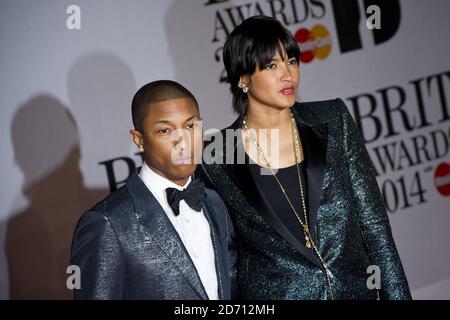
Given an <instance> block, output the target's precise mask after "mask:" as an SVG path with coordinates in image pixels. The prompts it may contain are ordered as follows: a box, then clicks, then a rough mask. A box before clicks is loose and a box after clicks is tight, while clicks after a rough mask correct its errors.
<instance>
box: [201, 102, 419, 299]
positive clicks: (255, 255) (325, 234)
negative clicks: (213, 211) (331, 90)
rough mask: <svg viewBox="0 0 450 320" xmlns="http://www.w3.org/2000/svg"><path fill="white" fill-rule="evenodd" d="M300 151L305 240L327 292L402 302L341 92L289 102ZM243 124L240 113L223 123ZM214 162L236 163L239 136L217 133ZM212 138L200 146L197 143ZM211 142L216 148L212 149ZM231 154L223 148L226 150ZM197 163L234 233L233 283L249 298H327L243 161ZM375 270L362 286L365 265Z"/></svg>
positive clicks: (396, 268)
mask: <svg viewBox="0 0 450 320" xmlns="http://www.w3.org/2000/svg"><path fill="white" fill-rule="evenodd" d="M292 110H293V113H294V116H295V119H296V122H297V126H298V128H299V134H300V138H301V141H302V145H303V148H304V154H305V161H306V163H305V165H306V180H307V181H306V182H307V192H306V194H307V207H308V209H309V217H310V219H309V220H310V229H311V232H312V236H313V239H314V241H315V243H316V245H317V247H318V250H319V251H320V253H321V255H322V257H323V259H324V260H325V261H326V263H327V265H328V267H329V268H330V269H331V271H332V273H333V274H334V276H335V278H334V280H333V281H332V289H333V295H334V298H335V299H376V298H377V297H380V298H381V299H409V298H410V297H411V296H410V292H409V288H408V283H407V280H406V277H405V274H404V271H403V267H402V264H401V261H400V258H399V255H398V253H397V249H396V247H395V243H394V240H393V237H392V233H391V228H390V225H389V219H388V215H387V212H386V208H385V205H384V201H383V198H382V195H381V193H380V190H379V188H378V185H377V182H376V179H375V171H374V168H373V166H372V163H371V160H370V158H369V155H368V152H367V150H366V147H365V144H364V142H363V140H362V137H361V135H360V132H359V131H358V129H357V126H356V124H355V122H354V120H353V118H352V117H351V115H350V113H349V112H348V110H347V107H346V106H345V104H344V102H343V101H342V100H341V99H335V100H328V101H316V102H308V103H296V104H295V105H294V106H293V107H292ZM241 126H242V116H240V117H239V118H238V119H237V120H236V121H235V122H234V123H233V124H232V125H231V126H230V127H229V128H227V129H238V128H241ZM220 135H222V136H223V137H224V138H223V139H224V141H225V143H224V148H223V149H222V150H219V151H217V152H216V153H215V154H214V157H215V160H217V159H221V160H222V161H223V163H225V160H226V158H227V157H228V159H234V161H236V159H237V156H236V154H237V153H238V150H239V148H240V149H241V150H242V149H243V148H242V146H239V143H240V144H242V142H239V139H233V141H232V146H231V148H230V141H228V142H227V141H226V139H225V129H224V130H222V131H221V133H220V134H219V135H218V136H215V137H214V138H213V139H212V141H215V140H214V139H216V138H218V137H219V136H220ZM211 145H212V144H208V145H207V146H206V148H205V150H206V151H207V150H208V147H209V146H211ZM211 149H214V148H211ZM230 153H231V155H230ZM208 162H209V161H207V160H204V163H203V165H202V166H201V167H200V168H199V169H198V175H199V176H201V177H202V178H203V179H204V180H205V181H207V182H208V183H210V186H212V187H214V188H215V189H216V190H217V191H218V193H219V195H220V196H221V197H222V199H223V200H224V201H225V203H226V204H227V206H228V210H229V212H230V215H231V218H232V220H233V221H234V225H235V228H236V230H237V235H238V237H239V239H240V244H241V245H240V258H239V267H238V269H239V270H238V274H239V277H238V279H239V286H240V293H241V297H242V298H247V299H329V298H330V294H329V291H328V290H327V282H326V278H325V276H324V273H323V268H322V265H321V264H320V262H319V260H318V258H317V256H316V255H315V254H314V252H313V251H312V250H310V249H307V248H306V247H305V245H304V243H301V242H300V241H299V240H298V239H297V238H296V237H295V236H294V235H293V234H292V233H291V232H290V231H289V229H288V228H286V226H285V225H284V223H283V221H281V220H280V219H279V217H278V215H277V214H276V208H273V207H272V205H271V203H270V199H267V198H266V197H265V196H264V193H263V192H261V190H259V189H258V185H256V184H255V183H254V181H253V179H252V176H251V174H250V173H249V169H248V166H247V165H245V164H236V163H235V164H217V163H208ZM370 265H376V266H378V267H379V268H380V271H381V283H380V284H381V287H380V289H379V290H377V289H369V288H368V286H367V280H368V277H369V276H370V274H368V272H367V268H368V267H369V266H370Z"/></svg>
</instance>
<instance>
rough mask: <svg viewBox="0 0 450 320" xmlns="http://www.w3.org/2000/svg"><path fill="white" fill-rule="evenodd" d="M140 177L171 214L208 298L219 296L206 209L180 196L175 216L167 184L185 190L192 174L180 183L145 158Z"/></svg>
mask: <svg viewBox="0 0 450 320" xmlns="http://www.w3.org/2000/svg"><path fill="white" fill-rule="evenodd" d="M139 177H140V178H141V179H142V181H143V182H144V184H145V185H146V186H147V188H148V189H149V190H150V192H151V193H152V194H153V195H154V196H155V198H156V199H157V200H158V202H159V204H160V205H161V207H162V208H163V209H164V212H165V213H166V214H167V216H168V217H169V220H170V222H172V224H173V226H174V227H175V230H176V231H177V232H178V235H179V236H180V238H181V241H182V242H183V244H184V247H185V248H186V250H187V252H188V253H189V256H190V257H191V260H192V261H193V262H194V265H195V268H196V269H197V272H198V275H199V277H200V280H201V281H202V284H203V287H204V288H205V290H206V293H207V294H208V297H209V299H210V300H218V299H219V294H218V284H217V274H216V265H215V259H214V248H213V245H212V240H211V234H210V231H211V230H210V226H209V223H208V220H207V219H206V218H205V215H204V213H203V210H201V211H200V212H199V211H195V210H193V209H192V208H191V207H189V206H188V205H187V203H186V202H185V201H184V200H181V201H180V214H179V215H178V216H175V214H174V213H173V210H172V208H171V207H170V206H169V203H168V201H167V196H166V189H167V188H176V189H178V190H184V189H185V188H187V186H188V185H189V183H190V182H191V178H189V180H188V182H186V184H185V185H184V186H182V187H181V186H179V185H177V184H176V183H173V182H172V181H170V180H168V179H166V178H164V177H162V176H160V175H159V174H157V173H156V172H155V171H153V170H152V169H150V168H149V167H148V166H147V164H146V163H145V162H144V163H143V164H142V168H141V171H140V173H139Z"/></svg>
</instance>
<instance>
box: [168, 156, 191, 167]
mask: <svg viewBox="0 0 450 320" xmlns="http://www.w3.org/2000/svg"><path fill="white" fill-rule="evenodd" d="M173 163H174V164H176V165H180V164H192V158H191V157H185V158H177V159H173Z"/></svg>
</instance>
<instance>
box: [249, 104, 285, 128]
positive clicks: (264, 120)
mask: <svg viewBox="0 0 450 320" xmlns="http://www.w3.org/2000/svg"><path fill="white" fill-rule="evenodd" d="M290 112H291V111H290V109H289V108H287V109H275V108H270V107H264V106H257V107H252V106H251V105H250V106H249V107H248V109H247V115H246V116H247V125H248V127H249V128H252V129H275V128H277V129H281V128H290V122H291V115H290Z"/></svg>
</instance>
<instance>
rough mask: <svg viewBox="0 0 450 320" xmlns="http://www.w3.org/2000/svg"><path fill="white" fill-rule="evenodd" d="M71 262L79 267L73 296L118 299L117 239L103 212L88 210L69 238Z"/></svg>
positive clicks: (120, 278) (120, 262)
mask: <svg viewBox="0 0 450 320" xmlns="http://www.w3.org/2000/svg"><path fill="white" fill-rule="evenodd" d="M70 264H71V265H77V266H78V267H79V268H80V275H81V288H80V289H74V299H122V298H123V297H122V287H123V273H124V263H123V258H122V253H121V249H120V244H119V240H118V238H117V235H116V233H115V232H114V230H113V228H112V226H111V223H110V221H109V219H108V218H107V216H105V215H104V214H103V213H100V212H96V211H88V212H86V213H85V214H83V216H82V217H81V218H80V221H79V222H78V224H77V227H76V229H75V234H74V238H73V241H72V253H71V258H70Z"/></svg>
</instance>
